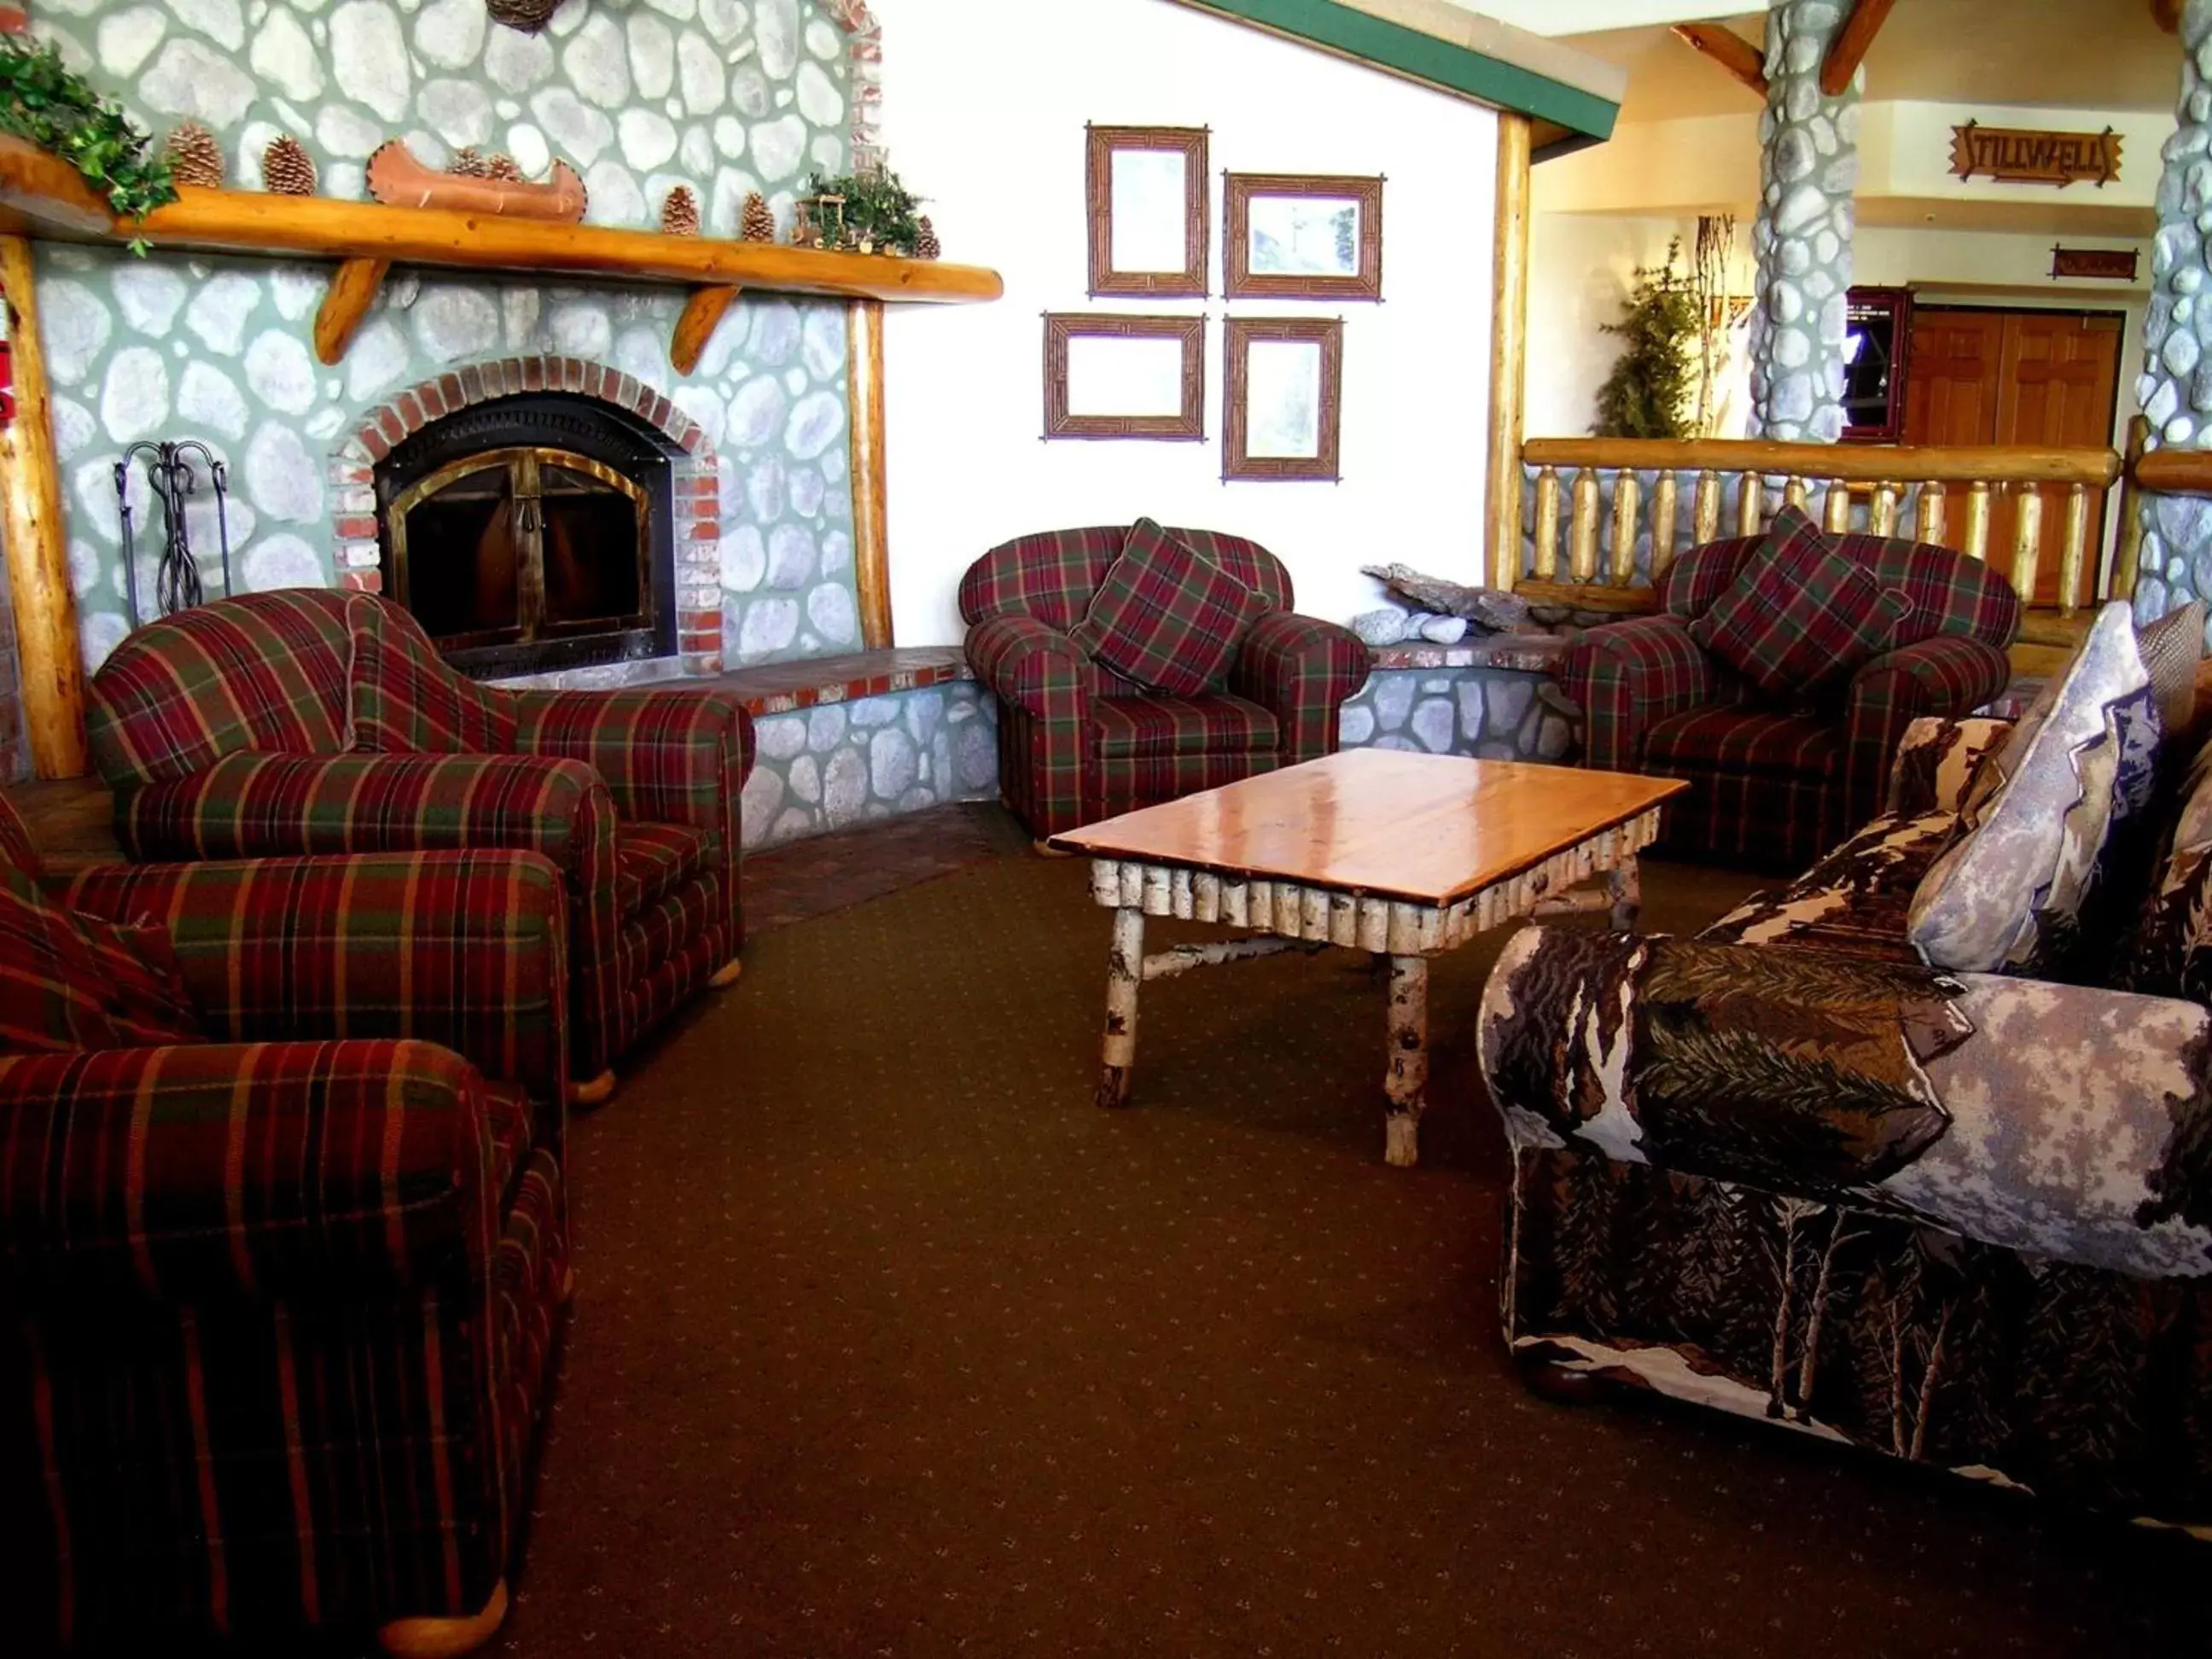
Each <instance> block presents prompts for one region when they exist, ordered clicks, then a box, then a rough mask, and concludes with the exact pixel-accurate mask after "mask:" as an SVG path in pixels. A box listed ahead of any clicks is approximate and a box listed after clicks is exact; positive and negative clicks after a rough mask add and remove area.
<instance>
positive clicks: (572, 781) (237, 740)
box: [87, 588, 752, 1085]
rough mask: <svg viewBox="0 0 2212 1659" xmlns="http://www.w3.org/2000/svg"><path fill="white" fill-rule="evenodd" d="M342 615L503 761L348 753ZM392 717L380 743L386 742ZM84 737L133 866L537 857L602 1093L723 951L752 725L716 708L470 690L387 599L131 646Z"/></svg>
mask: <svg viewBox="0 0 2212 1659" xmlns="http://www.w3.org/2000/svg"><path fill="white" fill-rule="evenodd" d="M349 605H352V606H370V607H376V608H378V611H377V615H376V617H374V620H376V621H379V622H384V621H386V620H387V619H396V620H393V621H392V632H393V633H394V634H395V635H397V636H398V638H399V640H400V641H401V642H402V648H405V647H406V645H407V643H408V642H410V641H421V645H420V647H416V648H418V649H419V650H420V651H421V652H422V653H424V654H425V655H427V656H428V658H429V659H428V660H427V661H423V662H421V663H419V664H417V665H416V668H415V671H414V673H413V675H412V676H411V678H410V679H409V680H408V682H407V683H406V684H403V685H401V686H400V687H399V688H398V691H399V693H400V694H401V695H403V696H404V695H408V694H410V693H411V694H412V695H415V696H422V697H428V696H432V695H434V694H438V693H443V694H446V695H448V696H453V695H456V694H458V695H460V696H465V697H466V698H468V699H470V700H471V701H472V702H475V703H477V705H479V706H481V707H486V708H492V709H494V710H495V712H496V713H497V714H498V715H499V717H500V718H499V719H498V720H497V721H496V722H493V724H495V725H496V726H498V727H499V728H500V729H501V731H502V732H511V734H512V735H511V738H507V741H508V743H509V744H510V745H511V752H505V753H458V754H456V753H439V754H404V753H392V752H349V751H350V750H353V746H354V744H353V736H354V730H355V720H354V717H353V716H354V698H355V690H354V687H353V685H352V684H351V667H352V661H353V658H352V647H351V643H350V638H351V627H350V625H349V620H348V607H349ZM456 683H459V684H456ZM389 712H390V711H387V713H389ZM405 712H406V711H404V710H401V711H398V714H393V715H392V718H390V719H389V720H387V722H386V724H387V726H392V727H402V726H404V725H405V724H406V723H407V722H406V721H405V720H404V719H403V718H402V716H404V714H405ZM416 725H417V726H422V728H423V729H428V728H427V726H426V725H425V723H422V722H419V721H418V722H416ZM87 727H88V737H89V738H90V741H91V748H92V754H93V759H94V763H95V764H96V765H97V766H98V768H99V769H100V775H101V776H102V777H103V778H104V779H105V780H106V782H107V784H108V786H109V787H111V788H112V790H113V791H114V792H115V829H116V834H117V836H118V837H119V838H120V840H121V842H122V843H123V846H124V848H125V850H126V852H127V853H128V854H129V855H130V856H131V857H132V858H133V859H145V860H160V859H226V858H256V857H270V856H287V855H319V854H332V853H362V852H402V851H415V850H425V851H427V850H430V849H433V848H519V849H526V850H528V851H532V852H536V853H539V854H544V856H546V857H547V858H550V859H551V860H553V862H554V863H555V864H556V865H557V866H559V867H560V869H561V871H562V874H563V876H564V877H565V878H566V879H567V881H568V893H569V910H570V915H571V918H572V924H573V926H574V941H573V945H572V949H571V951H570V961H571V965H572V971H573V972H574V975H575V985H574V991H573V994H572V996H571V1004H570V1006H571V1009H572V1014H573V1018H572V1022H571V1040H572V1042H574V1055H573V1061H574V1072H575V1075H576V1077H577V1078H578V1079H579V1080H582V1079H601V1082H602V1085H611V1079H605V1078H603V1076H602V1074H603V1073H605V1072H606V1071H607V1068H608V1067H609V1066H611V1063H612V1061H613V1060H614V1058H615V1056H617V1055H618V1054H621V1053H623V1051H624V1050H625V1049H627V1048H629V1046H630V1045H631V1044H632V1043H634V1042H636V1041H637V1039H638V1038H639V1037H640V1036H642V1035H643V1034H644V1033H645V1032H646V1031H647V1030H650V1029H651V1028H652V1027H653V1025H655V1024H658V1023H659V1021H660V1020H661V1019H662V1018H665V1016H666V1015H667V1014H668V1013H669V1012H671V1010H673V1009H674V1008H676V1007H677V1006H679V1005H680V1004H681V1003H683V1002H684V1000H685V999H686V998H688V997H689V996H690V994H692V993H693V992H694V991H696V989H697V988H698V987H700V985H701V984H702V983H703V982H704V981H706V980H707V979H708V977H709V976H710V975H714V974H715V973H716V972H717V971H718V970H720V969H722V968H723V966H724V964H725V963H728V962H730V961H731V959H732V957H734V956H735V955H736V954H737V951H738V948H739V946H740V945H742V943H743V941H744V922H743V915H742V912H741V910H740V908H739V904H738V792H739V791H740V790H741V789H742V788H743V787H744V780H745V775H746V774H747V773H748V772H749V771H750V769H751V767H752V722H751V719H750V716H749V715H748V714H746V712H745V710H744V707H743V706H742V705H741V704H740V703H739V702H738V699H737V698H736V697H735V696H732V695H730V694H728V693H725V692H720V691H714V690H677V689H665V688H659V687H653V688H641V689H638V690H620V691H503V690H499V689H498V688H496V687H477V686H475V685H473V684H469V683H465V682H460V679H459V676H457V675H454V674H453V671H451V670H450V669H447V667H446V666H445V665H443V664H442V663H441V662H438V661H436V660H435V653H429V652H428V642H427V641H422V636H421V634H420V630H419V629H416V628H415V627H414V625H413V623H412V620H411V618H407V617H406V613H405V612H404V611H400V610H399V609H398V607H397V606H394V605H391V604H389V602H388V601H386V600H383V599H377V598H374V597H373V596H370V595H367V594H347V593H342V592H331V591H327V590H324V589H319V588H286V589H282V590H279V591H277V592H268V593H255V594H249V595H246V596H243V597H240V598H238V599H222V600H217V601H216V602H215V603H214V604H211V605H202V606H199V607H197V608H196V609H193V610H191V611H183V612H180V613H179V614H178V615H176V616H173V617H165V618H163V619H162V620H161V621H159V622H155V623H149V625H147V626H146V627H144V628H142V629H139V630H138V631H137V633H135V634H133V635H131V637H130V638H128V639H127V640H125V641H124V642H123V643H122V644H121V645H119V646H118V647H116V649H115V651H114V653H112V655H111V656H110V657H109V658H108V659H107V661H106V663H105V664H104V665H102V666H101V668H100V671H99V673H97V674H96V675H94V677H93V681H92V687H91V696H90V699H89V706H88V714H87Z"/></svg>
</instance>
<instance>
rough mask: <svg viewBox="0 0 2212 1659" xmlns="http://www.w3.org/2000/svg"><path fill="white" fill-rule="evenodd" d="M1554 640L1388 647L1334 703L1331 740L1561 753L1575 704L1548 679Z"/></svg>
mask: <svg viewBox="0 0 2212 1659" xmlns="http://www.w3.org/2000/svg"><path fill="white" fill-rule="evenodd" d="M1564 646H1565V641H1558V640H1552V639H1549V638H1547V639H1545V640H1544V641H1541V643H1538V644H1534V645H1519V644H1508V643H1506V642H1504V641H1489V642H1486V643H1479V644H1475V645H1462V646H1405V647H1395V648H1393V649H1389V650H1387V651H1385V652H1384V653H1381V654H1380V655H1379V657H1378V662H1379V663H1381V664H1383V666H1378V667H1377V668H1376V671H1374V672H1373V673H1372V674H1370V675H1369V676H1368V677H1367V684H1365V685H1364V686H1362V687H1361V688H1360V689H1359V690H1358V692H1357V693H1355V694H1354V695H1353V696H1352V698H1351V699H1350V700H1349V701H1347V702H1346V703H1345V705H1344V707H1343V708H1342V709H1341V710H1340V712H1339V714H1338V717H1337V735H1338V740H1339V742H1340V743H1341V744H1342V745H1343V746H1344V747H1345V748H1346V749H1364V748H1374V749H1406V750H1419V751H1422V752H1424V753H1427V754H1431V755H1474V756H1478V757H1480V758H1482V759H1485V760H1529V761H1557V760H1563V759H1565V757H1567V756H1568V755H1570V754H1571V753H1572V752H1573V750H1575V749H1576V748H1577V746H1579V744H1580V743H1581V739H1582V712H1581V710H1579V709H1578V708H1576V707H1575V705H1574V703H1573V702H1571V701H1570V700H1569V699H1568V697H1567V696H1566V695H1565V693H1564V692H1562V691H1561V690H1559V687H1558V686H1557V685H1556V684H1553V680H1552V673H1551V671H1552V666H1553V662H1554V661H1555V659H1556V658H1557V656H1558V654H1559V650H1560V649H1562V648H1564Z"/></svg>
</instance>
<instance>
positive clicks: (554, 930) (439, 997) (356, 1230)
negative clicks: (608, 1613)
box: [0, 803, 569, 1652]
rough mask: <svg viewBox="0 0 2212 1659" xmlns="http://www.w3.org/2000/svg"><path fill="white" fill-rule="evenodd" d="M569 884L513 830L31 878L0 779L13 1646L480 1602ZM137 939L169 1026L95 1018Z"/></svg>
mask: <svg viewBox="0 0 2212 1659" xmlns="http://www.w3.org/2000/svg"><path fill="white" fill-rule="evenodd" d="M565 909H566V904H565V900H564V897H563V893H562V878H561V874H560V872H558V871H557V870H556V869H555V867H554V866H553V865H552V864H551V862H550V861H549V860H546V859H544V858H543V857H541V856H540V855H538V854H534V853H528V852H511V851H473V852H471V851H447V852H423V853H404V854H398V853H395V854H364V855H362V856H360V857H356V858H313V859H300V858H290V859H258V860H236V861H220V862H206V863H196V864H167V865H128V866H125V865H111V866H100V867H96V868H93V869H90V870H87V871H83V872H77V873H76V874H73V875H70V876H66V877H64V876H59V875H50V876H48V877H46V879H45V880H44V882H43V884H41V883H40V878H39V873H38V862H37V860H36V858H35V856H34V855H33V854H31V852H30V849H29V842H27V839H26V838H25V837H24V836H23V834H22V828H21V823H20V822H19V821H18V820H17V819H16V818H15V815H14V812H13V811H12V809H10V808H9V807H8V806H7V805H5V804H4V803H0V912H4V913H5V916H6V927H5V929H4V932H5V935H6V937H5V938H4V939H0V975H4V979H5V987H4V988H5V991H6V994H7V995H6V1001H5V1004H4V1012H0V1026H4V1028H5V1034H4V1036H0V1347H4V1348H5V1349H6V1354H5V1357H4V1358H0V1536H4V1537H5V1538H6V1539H7V1541H8V1545H7V1547H6V1549H4V1550H0V1596H4V1597H5V1600H6V1605H7V1607H8V1610H9V1611H8V1625H9V1638H8V1640H9V1641H10V1642H12V1641H15V1640H18V1639H21V1640H24V1641H27V1643H28V1644H29V1649H30V1650H33V1651H40V1652H43V1651H46V1650H47V1649H48V1648H49V1647H51V1646H53V1645H57V1644H59V1645H67V1646H73V1647H75V1648H77V1649H80V1650H94V1651H100V1652H109V1651H122V1652H150V1651H168V1650H170V1649H169V1648H168V1647H167V1646H166V1645H165V1641H166V1640H168V1639H173V1638H180V1637H210V1638H212V1637H231V1638H241V1639H244V1638H252V1639H254V1640H256V1641H259V1640H263V1639H264V1638H265V1639H266V1640H267V1641H268V1642H270V1643H271V1644H276V1645H273V1646H271V1647H270V1649H269V1650H271V1651H282V1652H294V1651H298V1650H299V1642H300V1638H301V1632H303V1631H305V1630H307V1629H308V1628H310V1627H319V1628H324V1629H328V1630H331V1631H333V1632H341V1633H347V1634H357V1633H362V1632H366V1630H367V1629H368V1628H369V1627H372V1626H392V1627H393V1629H396V1630H398V1631H403V1632H404V1631H405V1630H407V1629H409V1628H410V1621H414V1620H437V1621H441V1622H442V1621H446V1620H479V1616H481V1619H482V1620H483V1621H484V1622H483V1623H482V1628H483V1630H484V1632H486V1633H488V1632H489V1626H491V1625H495V1624H496V1623H497V1617H498V1613H500V1612H501V1610H503V1608H504V1607H505V1605H506V1601H505V1597H506V1591H505V1587H504V1586H505V1575H506V1574H507V1572H508V1571H509V1569H510V1566H511V1565H512V1558H513V1553H514V1551H515V1549H516V1547H517V1543H518V1539H519V1536H520V1531H521V1528H522V1522H523V1517H524V1516H525V1515H526V1513H527V1509H528V1501H529V1500H528V1482H529V1471H530V1468H531V1466H532V1462H533V1459H534V1442H535V1439H536V1436H537V1430H538V1424H539V1422H540V1420H541V1419H542V1417H543V1414H544V1407H545V1404H546V1401H547V1399H548V1397H549V1394H550V1385H551V1381H552V1376H553V1372H554V1369H555V1363H556V1351H557V1347H558V1337H559V1331H560V1328H561V1325H562V1318H563V1314H564V1304H565V1303H566V1300H567V1291H568V1278H569V1274H568V1261H569V1246H568V1206H567V1200H566V1197H565V1179H566V1171H565V1152H564V1136H565V1098H564V1097H565V1094H566V1089H567V1073H566V1066H567V1052H566V1051H567V1046H568V1045H567V1042H566V1034H565V1032H564V1030H563V1029H562V1020H563V1018H564V1017H565V1006H566V996H567V986H568V966H567V961H566V951H567V943H568V921H567V916H566V914H565ZM148 921H154V922H156V923H158V924H159V926H158V927H156V928H155V929H152V930H149V929H147V928H146V927H145V926H144V924H145V923H146V922H148ZM148 931H153V932H156V933H160V934H161V935H162V938H161V942H160V945H159V949H158V951H157V952H156V953H155V961H156V962H158V961H159V960H160V958H161V957H167V965H168V967H169V969H171V971H172V972H173V975H174V977H173V980H172V981H170V984H169V986H168V987H167V989H168V990H169V991H170V992H172V993H173V996H172V999H171V1000H170V1003H169V1006H168V1007H167V1014H166V1017H167V1019H168V1020H169V1021H171V1022H172V1024H171V1029H169V1030H165V1031H158V1030H149V1029H147V1027H146V1025H145V1024H144V1014H145V1009H144V1008H143V1006H139V1007H135V1008H126V1007H125V1005H123V1004H122V1002H121V1001H120V1000H113V999H111V1006H106V1007H103V1006H100V998H101V996H102V995H103V994H107V993H110V992H112V988H113V987H116V986H117V985H118V984H120V983H122V982H124V981H123V978H122V975H120V974H118V973H117V972H114V971H112V961H113V955H112V951H113V945H112V941H113V940H114V939H116V938H117V936H118V934H124V933H137V934H143V933H146V932H148ZM87 939H90V940H92V941H93V942H94V943H98V942H99V941H100V940H102V939H106V940H107V941H109V954H108V955H107V956H106V957H100V958H96V959H93V960H94V965H95V966H98V967H100V968H101V969H104V970H109V971H103V972H101V973H100V974H98V975H94V976H92V978H91V979H90V981H87V980H86V979H85V978H84V977H83V976H82V975H73V974H70V973H67V972H64V973H61V974H56V973H54V972H52V967H53V965H54V964H56V963H63V964H64V965H65V966H66V964H67V963H69V961H70V957H71V956H72V954H73V953H80V954H78V959H79V960H80V961H82V960H84V958H82V956H81V952H82V950H83V948H84V945H85V943H86V941H87ZM138 948H139V949H141V950H143V949H144V948H145V947H143V946H140V947H138ZM42 951H43V956H42V955H41V952H42ZM41 960H43V962H44V963H45V964H46V971H44V972H41V971H40V962H41ZM141 971H142V972H143V968H142V969H141ZM88 983H89V985H90V986H91V987H94V990H93V991H92V993H91V994H88V992H87V989H86V987H87V985H88ZM180 1003H181V1004H182V1005H184V1006H178V1005H179V1004H180ZM64 1008H67V1009H70V1011H71V1012H70V1015H69V1018H68V1019H67V1021H66V1025H67V1029H66V1030H57V1029H56V1022H54V1021H53V1019H52V1015H53V1014H54V1013H56V1012H58V1011H60V1010H62V1009H64ZM155 1012H162V1011H161V1009H159V1008H156V1009H155ZM42 1014H43V1015H44V1016H46V1018H41V1015H42ZM125 1014H128V1015H129V1016H130V1022H131V1023H128V1024H126V1023H125V1020H124V1018H123V1016H124V1015H125ZM179 1027H181V1028H182V1029H179ZM414 1628H416V1629H417V1630H419V1629H420V1626H415V1627H414ZM392 1633H393V1630H387V1631H386V1635H387V1636H389V1635H391V1634H392ZM0 1645H6V1644H0ZM192 1650H193V1651H197V1650H198V1649H197V1647H195V1648H193V1649H192ZM261 1650H262V1649H260V1648H256V1649H255V1651H261ZM315 1650H316V1651H321V1650H322V1649H321V1648H319V1647H318V1648H317V1649H315Z"/></svg>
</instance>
